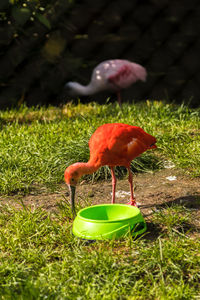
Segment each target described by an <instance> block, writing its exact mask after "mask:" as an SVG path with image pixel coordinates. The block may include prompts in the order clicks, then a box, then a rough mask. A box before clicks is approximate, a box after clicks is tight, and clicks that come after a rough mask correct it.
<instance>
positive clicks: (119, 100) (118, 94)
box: [117, 91, 122, 106]
mask: <svg viewBox="0 0 200 300" xmlns="http://www.w3.org/2000/svg"><path fill="white" fill-rule="evenodd" d="M117 101H118V103H119V106H121V105H122V103H121V92H120V91H117Z"/></svg>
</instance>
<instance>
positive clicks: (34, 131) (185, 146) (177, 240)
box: [0, 101, 200, 300]
mask: <svg viewBox="0 0 200 300" xmlns="http://www.w3.org/2000/svg"><path fill="white" fill-rule="evenodd" d="M199 113H200V111H199V109H196V110H192V109H190V108H188V107H187V106H184V105H181V106H175V105H173V104H165V103H162V102H157V101H154V102H149V101H147V102H145V103H140V104H131V105H128V104H123V106H122V109H120V108H119V107H118V106H116V105H112V104H107V105H102V106H100V105H98V104H95V103H92V104H88V105H82V104H78V105H72V104H69V105H66V106H65V107H64V108H54V107H49V108H44V107H42V108H27V107H26V106H24V107H21V108H20V109H19V110H14V109H13V110H8V111H4V112H0V127H1V133H0V135H1V137H0V166H1V167H0V193H1V195H6V194H13V203H14V202H15V201H18V200H17V199H19V198H18V196H17V195H16V193H17V192H20V193H22V192H23V193H29V192H30V191H34V190H35V191H36V192H38V191H39V190H40V189H41V188H45V189H50V188H51V189H57V188H58V185H59V184H60V183H62V182H63V173H64V170H65V168H66V166H67V165H69V164H70V163H73V162H75V161H86V160H87V159H88V155H89V151H88V146H87V143H88V140H89V138H90V136H91V134H92V133H93V132H94V130H95V129H96V128H97V127H98V126H99V125H101V124H103V123H108V122H124V123H128V124H133V125H137V126H141V127H142V128H144V129H145V130H146V131H147V132H149V133H151V134H153V135H155V136H156V137H157V140H158V142H157V145H158V149H157V150H156V151H149V152H146V153H144V154H143V155H142V156H141V157H140V158H138V159H136V160H135V161H134V162H133V165H132V168H133V170H134V171H147V172H152V171H154V170H156V169H158V168H161V167H162V165H163V163H164V161H166V160H170V161H172V162H173V163H174V164H175V165H176V166H177V167H178V168H182V169H184V170H185V172H187V173H188V174H190V175H191V176H199V175H200V167H199V148H200V147H199V146H200V134H199V128H200V118H199ZM123 174H124V169H123V168H118V175H119V176H122V175H123ZM106 176H107V177H108V176H109V170H108V168H107V167H104V168H102V169H101V170H99V172H97V173H96V174H95V176H94V178H93V179H94V180H97V179H99V178H104V177H106ZM79 205H81V204H79ZM83 205H85V204H83ZM79 208H80V207H79ZM57 209H58V210H57V211H56V212H55V211H54V212H51V213H48V212H46V211H44V210H42V209H41V208H37V209H36V208H35V209H34V208H32V210H31V209H30V208H28V207H25V206H24V205H23V202H21V209H17V208H14V207H12V206H7V205H5V204H4V205H2V204H1V203H0V299H2V300H4V299H5V300H7V299H8V300H9V299H10V300H13V299H21V300H26V299H30V300H31V299H36V300H38V299H59V300H60V299H70V300H71V299H84V300H85V299H86V300H87V299H97V300H98V299H103V300H105V299H108V300H110V299H111V300H112V299H113V300H115V299H119V300H121V299H122V300H123V299H125V300H126V299H127V300H135V299H145V300H146V299H161V300H163V299H164V300H165V299H166V300H174V299H181V300H182V299H186V300H188V299H194V300H196V299H199V297H200V283H199V282H200V269H199V265H200V255H199V253H200V251H199V250H200V238H199V232H200V229H199V228H197V227H196V226H195V224H194V222H193V218H194V213H195V209H189V208H185V207H184V206H182V205H173V206H170V207H167V206H166V207H161V206H160V207H159V206H158V207H157V210H155V211H154V212H153V215H152V216H151V219H150V220H149V219H148V222H149V223H148V232H147V233H146V234H145V235H144V236H142V237H140V238H138V239H136V240H134V239H132V238H131V237H127V238H126V239H125V240H120V241H104V242H100V241H99V242H96V243H93V244H88V243H86V242H85V241H81V240H79V239H77V238H75V237H74V236H73V235H72V220H71V217H72V215H71V211H70V208H69V204H67V203H66V202H65V201H64V200H63V201H61V202H60V203H58V205H57Z"/></svg>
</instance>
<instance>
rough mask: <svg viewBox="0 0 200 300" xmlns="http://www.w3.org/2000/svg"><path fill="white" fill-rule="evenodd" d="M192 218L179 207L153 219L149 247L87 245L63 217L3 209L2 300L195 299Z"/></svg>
mask: <svg viewBox="0 0 200 300" xmlns="http://www.w3.org/2000/svg"><path fill="white" fill-rule="evenodd" d="M62 209H64V207H62ZM65 212H66V207H65ZM170 213H173V214H174V219H175V220H176V222H172V221H171V217H170ZM184 213H186V215H187V218H186V217H185V220H184V222H183V219H182V218H179V217H180V216H181V215H182V214H184ZM191 214H192V212H190V211H189V210H186V209H184V208H178V207H172V208H163V209H162V211H159V212H156V213H155V214H154V218H153V222H152V224H151V225H153V226H154V230H152V231H151V230H150V233H149V235H150V237H151V239H150V240H149V238H148V235H147V236H144V237H143V238H140V239H137V240H132V239H131V238H127V239H125V240H121V241H108V242H106V241H105V242H96V243H94V244H85V242H84V241H81V240H78V239H76V238H75V237H73V235H72V234H71V223H70V222H69V215H67V214H65V216H64V214H63V213H62V211H60V212H58V213H57V215H49V214H48V213H47V212H45V211H42V210H41V209H35V210H33V211H31V210H29V209H22V210H16V209H13V208H11V207H7V206H4V207H3V206H2V207H0V299H37V300H38V299H172V300H174V299H187V300H188V299H198V298H196V297H197V296H198V295H199V293H200V269H199V265H200V255H199V249H200V240H199V239H194V238H192V237H190V236H189V233H188V232H187V231H185V229H184V228H185V227H184V223H185V221H187V224H188V225H189V220H190V218H191ZM161 216H162V223H160V218H161ZM156 226H159V227H158V228H157V229H158V230H159V234H155V232H156V231H155V227H156ZM150 227H151V226H150Z"/></svg>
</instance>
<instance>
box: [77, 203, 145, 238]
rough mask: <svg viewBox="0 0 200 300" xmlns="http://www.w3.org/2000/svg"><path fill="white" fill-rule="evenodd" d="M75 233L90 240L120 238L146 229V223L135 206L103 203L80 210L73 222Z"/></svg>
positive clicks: (134, 234) (138, 233)
mask: <svg viewBox="0 0 200 300" xmlns="http://www.w3.org/2000/svg"><path fill="white" fill-rule="evenodd" d="M72 231H73V234H74V235H75V236H78V237H80V238H83V239H88V240H107V239H109V240H111V239H119V238H121V237H124V236H126V235H127V234H130V233H131V235H132V236H137V235H140V234H142V233H143V232H145V231H146V223H145V221H144V218H143V216H142V214H141V212H140V210H139V209H138V208H137V207H135V206H130V205H125V204H102V205H94V206H90V207H86V208H84V209H82V210H80V211H79V212H78V214H77V216H76V218H75V220H74V223H73V229H72Z"/></svg>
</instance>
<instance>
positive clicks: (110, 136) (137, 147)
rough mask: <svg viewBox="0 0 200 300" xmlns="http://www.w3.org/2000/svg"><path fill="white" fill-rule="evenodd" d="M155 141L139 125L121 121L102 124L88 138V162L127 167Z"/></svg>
mask: <svg viewBox="0 0 200 300" xmlns="http://www.w3.org/2000/svg"><path fill="white" fill-rule="evenodd" d="M155 143H156V139H155V138H154V137H153V136H151V135H150V134H148V133H146V132H145V131H144V130H143V129H142V128H140V127H137V126H131V125H127V124H122V123H112V124H104V125H102V126H100V127H99V128H97V130H96V131H95V132H94V134H93V135H92V136H91V138H90V141H89V148H90V160H89V162H90V163H93V164H96V165H99V166H103V165H109V166H119V165H120V166H125V167H127V166H129V165H130V162H131V161H132V160H133V159H134V158H135V157H137V156H138V155H140V154H141V153H143V152H144V151H146V150H147V149H150V148H151V147H150V146H151V145H153V144H155ZM152 148H153V146H152ZM154 148H155V146H154Z"/></svg>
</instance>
